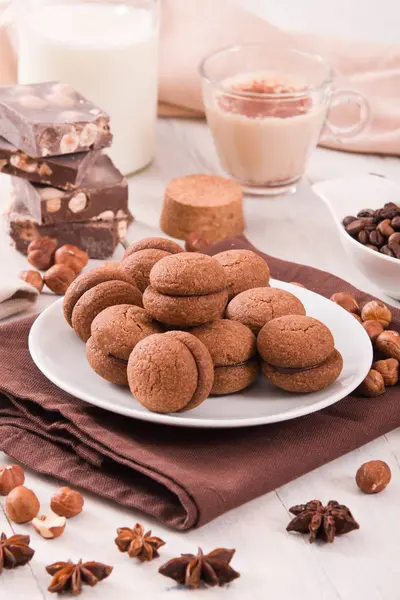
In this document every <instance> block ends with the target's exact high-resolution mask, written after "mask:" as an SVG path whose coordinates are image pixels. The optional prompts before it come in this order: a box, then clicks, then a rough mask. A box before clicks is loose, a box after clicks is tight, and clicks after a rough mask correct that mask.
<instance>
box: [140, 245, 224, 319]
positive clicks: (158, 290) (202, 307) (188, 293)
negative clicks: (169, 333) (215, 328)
mask: <svg viewBox="0 0 400 600" xmlns="http://www.w3.org/2000/svg"><path fill="white" fill-rule="evenodd" d="M226 285H227V281H226V275H225V273H224V270H223V268H222V267H221V265H220V264H219V263H218V262H217V261H216V260H215V259H214V258H212V257H211V256H206V255H205V254H198V253H197V252H181V253H178V254H173V255H171V256H167V257H165V258H162V259H161V260H159V261H158V262H157V263H156V264H155V265H154V267H153V268H152V269H151V272H150V285H149V287H148V288H146V290H145V292H144V294H143V306H144V308H145V309H146V310H147V312H148V313H149V314H150V315H151V316H152V317H153V319H156V320H157V321H160V322H161V323H164V324H165V325H168V326H172V327H192V326H195V325H202V324H203V323H207V322H209V321H213V320H214V319H218V318H219V317H221V315H222V314H223V312H224V310H225V307H226V304H227V302H228V292H227V289H226Z"/></svg>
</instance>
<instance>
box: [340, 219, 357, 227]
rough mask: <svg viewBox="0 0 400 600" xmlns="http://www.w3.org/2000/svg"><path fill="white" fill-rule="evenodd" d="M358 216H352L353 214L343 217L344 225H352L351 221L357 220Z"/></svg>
mask: <svg viewBox="0 0 400 600" xmlns="http://www.w3.org/2000/svg"><path fill="white" fill-rule="evenodd" d="M356 218H357V217H351V216H348V217H345V218H344V219H343V221H342V223H343V225H344V226H345V227H347V225H350V223H351V222H352V221H355V220H356Z"/></svg>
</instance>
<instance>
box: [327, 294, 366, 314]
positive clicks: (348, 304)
mask: <svg viewBox="0 0 400 600" xmlns="http://www.w3.org/2000/svg"><path fill="white" fill-rule="evenodd" d="M331 300H332V302H335V304H339V306H341V307H342V308H344V309H345V310H347V311H348V312H351V313H358V312H360V307H359V306H358V303H357V300H356V299H355V298H354V296H352V295H351V294H345V293H344V292H338V293H337V294H333V296H331Z"/></svg>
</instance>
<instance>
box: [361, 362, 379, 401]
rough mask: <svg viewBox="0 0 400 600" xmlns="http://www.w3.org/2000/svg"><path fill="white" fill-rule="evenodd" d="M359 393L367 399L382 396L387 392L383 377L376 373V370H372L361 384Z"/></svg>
mask: <svg viewBox="0 0 400 600" xmlns="http://www.w3.org/2000/svg"><path fill="white" fill-rule="evenodd" d="M358 391H359V393H360V394H361V396H366V397H367V398H373V397H374V396H380V395H381V394H383V393H384V391H385V382H384V380H383V377H382V375H381V374H380V373H379V372H378V371H375V369H370V371H369V373H368V375H367V376H366V378H365V379H364V381H363V382H362V383H361V384H360V386H359V388H358Z"/></svg>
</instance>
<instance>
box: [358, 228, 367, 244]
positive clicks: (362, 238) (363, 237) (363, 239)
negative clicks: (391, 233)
mask: <svg viewBox="0 0 400 600" xmlns="http://www.w3.org/2000/svg"><path fill="white" fill-rule="evenodd" d="M357 239H358V241H359V242H360V244H368V243H369V233H368V231H365V229H363V230H362V231H360V233H359V234H358V236H357Z"/></svg>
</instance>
